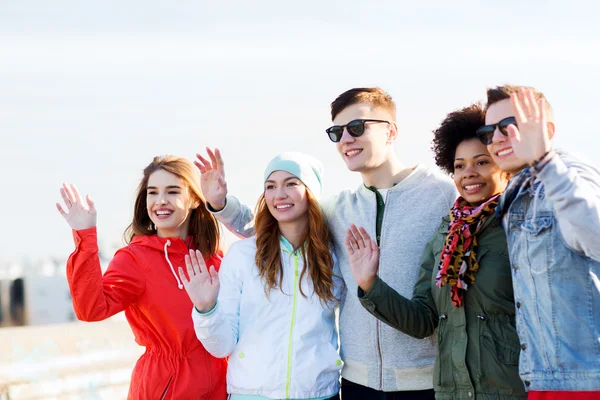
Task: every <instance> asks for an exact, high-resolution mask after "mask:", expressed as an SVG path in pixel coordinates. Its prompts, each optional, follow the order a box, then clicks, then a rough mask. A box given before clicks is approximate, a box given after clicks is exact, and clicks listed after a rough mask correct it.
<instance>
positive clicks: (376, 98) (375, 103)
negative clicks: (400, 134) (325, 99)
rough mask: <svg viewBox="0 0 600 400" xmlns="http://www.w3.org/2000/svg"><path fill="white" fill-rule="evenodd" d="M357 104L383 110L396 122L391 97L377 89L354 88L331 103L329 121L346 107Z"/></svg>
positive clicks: (394, 108)
mask: <svg viewBox="0 0 600 400" xmlns="http://www.w3.org/2000/svg"><path fill="white" fill-rule="evenodd" d="M358 103H366V104H369V105H370V106H371V107H372V108H383V109H385V110H387V111H389V112H390V113H391V114H392V117H393V119H394V120H396V103H394V100H392V96H390V95H389V94H388V93H386V92H385V91H383V90H381V89H380V88H378V87H374V88H354V89H350V90H347V91H345V92H344V93H342V94H340V95H339V96H338V97H337V99H335V100H334V101H333V103H331V120H334V119H335V117H336V116H337V115H338V114H339V113H340V112H342V111H343V110H344V109H345V108H346V107H348V106H351V105H353V104H358Z"/></svg>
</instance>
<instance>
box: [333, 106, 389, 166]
mask: <svg viewBox="0 0 600 400" xmlns="http://www.w3.org/2000/svg"><path fill="white" fill-rule="evenodd" d="M355 119H376V120H383V121H390V122H392V123H390V124H386V123H372V122H366V123H365V131H364V133H363V134H362V135H361V136H359V137H353V136H351V135H350V134H349V133H348V131H347V129H344V132H343V133H342V138H341V140H340V141H339V142H338V143H336V148H337V150H338V152H339V153H340V155H341V156H342V159H343V160H344V162H345V163H346V167H347V168H348V169H349V170H350V171H355V172H361V173H365V172H369V171H372V170H374V169H377V168H378V167H380V166H381V165H383V164H384V163H385V162H387V161H388V159H389V157H390V155H391V154H392V153H390V151H391V149H392V144H391V143H392V142H393V140H394V139H395V125H394V124H393V121H394V118H393V115H392V114H391V112H390V111H388V110H386V109H384V108H382V107H372V106H371V105H369V104H368V103H357V104H352V105H350V106H348V107H346V108H344V109H343V110H342V111H340V113H339V114H337V115H336V117H335V119H334V120H333V124H334V125H346V124H347V123H348V122H350V121H353V120H355Z"/></svg>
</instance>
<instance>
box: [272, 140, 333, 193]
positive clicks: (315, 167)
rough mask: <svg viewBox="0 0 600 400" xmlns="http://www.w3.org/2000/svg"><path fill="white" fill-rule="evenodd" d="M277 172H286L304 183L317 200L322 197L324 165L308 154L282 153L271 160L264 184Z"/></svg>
mask: <svg viewBox="0 0 600 400" xmlns="http://www.w3.org/2000/svg"><path fill="white" fill-rule="evenodd" d="M275 171H286V172H289V173H290V174H292V175H294V176H295V177H297V178H298V179H300V180H301V181H302V183H304V186H306V187H307V188H308V189H310V192H311V193H312V195H313V196H315V198H317V199H318V198H319V197H320V196H321V191H322V190H323V181H322V176H323V165H322V164H321V162H320V161H319V160H317V159H316V158H314V157H313V156H309V155H308V154H304V153H298V152H286V153H281V154H279V155H278V156H276V157H275V158H274V159H272V160H271V162H270V163H269V165H267V169H265V176H264V181H263V183H264V182H266V181H267V179H269V176H270V175H271V174H272V173H273V172H275Z"/></svg>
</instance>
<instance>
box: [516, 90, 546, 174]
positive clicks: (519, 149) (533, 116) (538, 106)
mask: <svg viewBox="0 0 600 400" xmlns="http://www.w3.org/2000/svg"><path fill="white" fill-rule="evenodd" d="M510 102H511V104H512V107H513V112H514V114H515V118H516V120H517V125H518V128H517V127H516V126H514V125H509V126H508V134H509V136H510V138H511V145H512V148H513V151H514V153H515V155H516V156H517V157H518V158H519V159H520V160H521V161H523V162H526V163H527V164H532V163H533V162H534V161H536V160H539V159H540V158H541V157H542V156H544V154H546V153H547V152H549V151H550V150H552V142H551V141H550V135H549V134H548V115H547V112H546V102H545V101H544V99H543V98H540V99H539V100H538V101H536V100H535V97H534V94H533V92H532V91H531V90H530V89H526V88H521V89H520V90H519V93H518V94H517V93H512V94H511V95H510Z"/></svg>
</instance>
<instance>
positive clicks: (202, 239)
mask: <svg viewBox="0 0 600 400" xmlns="http://www.w3.org/2000/svg"><path fill="white" fill-rule="evenodd" d="M161 169H163V170H165V171H167V172H170V173H172V174H173V175H176V176H177V177H179V178H180V179H181V180H182V181H183V182H184V183H185V184H186V186H187V190H188V193H189V195H190V196H191V198H192V200H193V201H195V202H197V203H198V207H196V208H195V209H193V210H191V212H190V216H189V218H190V225H189V232H188V233H187V234H188V235H189V236H192V238H193V240H194V245H195V248H196V249H198V250H200V252H201V253H202V256H204V257H205V258H208V257H211V256H212V255H214V254H216V253H217V251H218V250H219V245H220V243H219V238H220V229H219V224H218V222H217V219H216V218H215V217H214V216H213V215H212V214H211V213H210V212H209V211H208V210H207V209H206V201H205V200H204V196H202V191H201V190H200V186H199V182H200V174H199V172H198V170H197V168H196V167H195V166H194V165H193V164H192V163H191V162H190V161H188V160H187V159H185V158H182V157H175V156H157V157H154V159H153V160H152V162H151V163H150V164H149V165H148V166H147V167H146V168H144V176H143V178H142V181H141V182H140V184H139V185H138V188H137V193H136V197H135V205H134V207H133V221H132V222H131V224H130V225H129V226H128V227H127V229H126V230H125V233H124V234H123V237H124V239H125V242H126V243H130V242H131V240H132V239H133V238H134V237H135V236H148V235H156V227H155V226H154V224H153V223H152V220H151V219H150V216H149V215H148V210H147V208H146V197H147V194H146V190H147V188H148V180H149V179H150V175H152V174H153V173H154V172H156V171H158V170H161Z"/></svg>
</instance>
